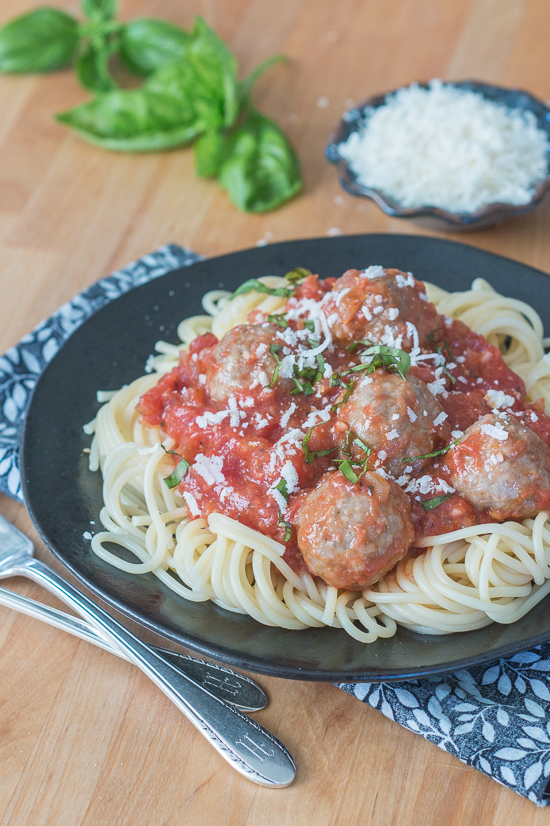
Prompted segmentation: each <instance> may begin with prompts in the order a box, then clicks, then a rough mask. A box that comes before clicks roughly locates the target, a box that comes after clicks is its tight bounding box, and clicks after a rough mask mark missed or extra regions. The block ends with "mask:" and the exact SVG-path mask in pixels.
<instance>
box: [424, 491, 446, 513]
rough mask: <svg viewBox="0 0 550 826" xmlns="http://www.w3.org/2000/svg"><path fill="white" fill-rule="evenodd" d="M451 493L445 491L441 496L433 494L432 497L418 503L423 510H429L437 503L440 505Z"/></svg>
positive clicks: (435, 506)
mask: <svg viewBox="0 0 550 826" xmlns="http://www.w3.org/2000/svg"><path fill="white" fill-rule="evenodd" d="M452 495H453V494H452V493H445V494H443V495H442V496H434V498H433V499H425V500H424V501H423V502H420V504H421V505H422V507H423V508H424V510H425V511H431V510H432V509H433V508H437V506H438V505H441V503H442V502H445V501H446V500H447V499H450V498H451V496H452Z"/></svg>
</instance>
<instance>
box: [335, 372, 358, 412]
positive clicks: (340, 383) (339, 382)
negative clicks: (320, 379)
mask: <svg viewBox="0 0 550 826" xmlns="http://www.w3.org/2000/svg"><path fill="white" fill-rule="evenodd" d="M353 385H354V381H353V379H351V380H350V382H349V383H348V384H346V383H345V382H344V381H342V379H341V378H340V376H339V375H338V373H333V375H332V376H331V377H330V386H331V387H345V388H346V392H345V393H344V396H343V398H342V401H341V402H336V404H333V405H332V408H331V412H332V413H336V411H337V410H338V408H339V407H341V406H342V405H343V404H345V403H346V402H347V400H348V399H349V394H350V393H351V391H352V390H353Z"/></svg>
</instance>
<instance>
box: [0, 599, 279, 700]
mask: <svg viewBox="0 0 550 826" xmlns="http://www.w3.org/2000/svg"><path fill="white" fill-rule="evenodd" d="M0 605H3V606H5V607H6V608H11V609H12V610H13V611H19V612H20V613H21V614H26V615H27V616H28V617H33V619H39V620H41V621H42V622H45V623H47V624H48V625H53V626H54V628H60V629H61V630H62V631H66V632H67V633H68V634H72V635H73V636H75V637H79V638H80V639H81V640H85V641H86V642H90V643H92V645H97V646H98V647H99V648H103V649H104V650H105V651H109V652H110V653H111V654H115V655H116V656H117V657H121V658H122V659H125V660H128V657H127V656H126V654H125V653H124V652H123V651H121V650H120V648H115V647H114V646H113V645H112V644H111V643H110V642H108V640H106V639H104V638H103V637H100V636H99V634H98V633H97V632H96V631H94V629H93V628H92V626H91V625H89V624H88V623H87V622H85V621H84V620H82V619H79V617H73V616H72V615H70V614H67V613H65V611H59V610H58V609H57V608H53V607H52V606H51V605H45V604H44V603H42V602H37V601H36V600H35V599H30V598H29V597H25V596H23V595H22V594H18V593H17V591H8V589H7V588H0ZM151 648H152V649H153V651H156V652H157V654H160V655H161V657H164V659H165V660H168V662H171V663H172V665H173V666H174V667H175V668H177V669H178V670H179V671H183V672H184V673H185V675H186V676H187V677H189V679H190V680H193V682H194V683H198V684H199V685H200V686H202V687H203V688H206V690H207V691H209V692H210V693H211V694H214V696H216V697H219V698H220V699H221V700H225V702H226V703H231V705H234V706H235V708H238V709H239V711H247V712H251V711H261V710H262V708H265V707H266V705H267V697H266V696H265V693H264V692H263V690H262V689H261V688H260V686H259V685H258V684H257V683H255V682H254V680H251V679H250V678H249V677H245V676H244V674H238V673H237V672H236V671H233V670H232V669H231V668H227V667H226V666H223V665H219V663H212V662H207V661H206V660H201V659H200V658H199V657H192V656H191V655H190V654H182V653H181V652H180V651H173V650H172V649H171V648H160V647H159V646H157V645H151Z"/></svg>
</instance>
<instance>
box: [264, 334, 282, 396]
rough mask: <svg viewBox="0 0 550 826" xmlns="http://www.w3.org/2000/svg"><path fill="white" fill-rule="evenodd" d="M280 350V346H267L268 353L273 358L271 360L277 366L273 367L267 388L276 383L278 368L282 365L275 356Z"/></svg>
mask: <svg viewBox="0 0 550 826" xmlns="http://www.w3.org/2000/svg"><path fill="white" fill-rule="evenodd" d="M280 349H281V345H280V344H273V343H272V344H270V345H269V352H270V353H271V355H272V356H273V358H274V359H275V361H276V362H277V366H276V367H275V372H274V373H273V378H272V379H271V381H270V382H269V384H268V385H267V386H268V387H273V386H274V385H275V382H276V381H277V377H278V375H279V368H280V366H281V364H282V361H281V359H280V358H279V356H278V355H277V354H278V352H279V350H280Z"/></svg>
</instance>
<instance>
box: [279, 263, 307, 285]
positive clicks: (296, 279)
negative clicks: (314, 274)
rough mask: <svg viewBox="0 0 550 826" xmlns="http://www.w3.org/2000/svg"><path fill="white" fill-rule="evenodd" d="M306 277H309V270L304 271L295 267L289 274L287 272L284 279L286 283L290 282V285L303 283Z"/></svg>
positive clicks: (303, 268) (304, 269)
mask: <svg viewBox="0 0 550 826" xmlns="http://www.w3.org/2000/svg"><path fill="white" fill-rule="evenodd" d="M308 275H311V270H306V268H305V267H295V268H294V269H293V270H290V272H287V274H286V275H285V278H286V280H287V281H290V283H291V284H299V283H301V282H302V281H305V280H306V278H307V277H308Z"/></svg>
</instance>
